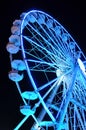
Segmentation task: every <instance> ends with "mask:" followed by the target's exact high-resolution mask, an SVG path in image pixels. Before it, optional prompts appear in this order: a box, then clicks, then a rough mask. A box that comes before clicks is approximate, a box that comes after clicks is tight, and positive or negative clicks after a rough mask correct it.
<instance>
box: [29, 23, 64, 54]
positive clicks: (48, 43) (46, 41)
mask: <svg viewBox="0 0 86 130" xmlns="http://www.w3.org/2000/svg"><path fill="white" fill-rule="evenodd" d="M29 26H31V25H30V24H29ZM31 27H32V26H31ZM32 28H33V27H32ZM33 30H34V31H36V29H34V28H33ZM44 32H45V30H44ZM36 33H37V34H38V35H39V36H40V37H41V38H42V39H43V40H44V41H45V43H47V45H50V46H51V48H53V50H55V51H56V52H57V50H56V48H54V47H53V46H52V44H51V43H50V42H48V40H46V38H45V37H43V36H42V35H41V34H40V33H39V32H38V31H36ZM46 33H47V32H46ZM47 35H48V34H47ZM45 36H46V34H45ZM48 39H51V37H50V36H49V35H48ZM51 40H53V39H51ZM52 42H53V43H54V44H55V42H54V41H52ZM60 42H61V41H60ZM42 45H43V44H42ZM50 46H49V47H50ZM60 47H61V45H60ZM63 48H64V47H63ZM59 52H60V51H59ZM63 52H65V50H63ZM65 54H66V53H65Z"/></svg>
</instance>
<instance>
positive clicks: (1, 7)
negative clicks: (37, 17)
mask: <svg viewBox="0 0 86 130" xmlns="http://www.w3.org/2000/svg"><path fill="white" fill-rule="evenodd" d="M32 9H38V10H42V11H44V12H46V13H48V14H50V15H51V16H53V17H54V18H55V19H57V20H58V21H59V22H60V23H61V24H62V25H63V26H64V27H65V29H66V30H67V31H68V32H69V33H70V34H71V35H72V37H73V38H74V39H75V41H76V42H77V44H78V45H79V46H80V48H81V49H82V51H83V52H84V54H85V55H86V6H85V3H83V2H82V1H81V3H80V2H79V1H78V3H75V2H73V1H72V0H70V1H69V2H67V1H64V0H11V1H9V0H8V1H5V0H3V1H0V130H13V128H14V127H15V126H16V125H17V124H18V122H19V121H20V120H21V119H22V115H21V113H20V112H19V106H20V104H21V98H20V96H19V93H18V91H17V89H16V86H15V84H14V83H13V82H12V81H10V80H9V79H8V72H9V71H10V61H9V54H8V52H7V51H6V44H7V43H8V38H9V36H10V35H11V32H10V28H11V26H12V22H13V21H14V20H15V19H19V17H20V14H21V13H22V12H25V11H30V10H32ZM24 85H25V84H24ZM28 126H29V122H28V121H27V124H26V126H25V127H24V128H21V129H20V130H22V129H23V130H29V127H28Z"/></svg>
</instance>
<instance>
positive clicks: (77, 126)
mask: <svg viewBox="0 0 86 130" xmlns="http://www.w3.org/2000/svg"><path fill="white" fill-rule="evenodd" d="M11 32H12V35H11V36H10V37H9V42H8V44H7V46H6V49H7V51H8V52H9V55H10V63H11V67H12V70H11V71H10V72H9V74H8V76H9V78H10V79H11V80H12V81H14V82H15V84H16V86H17V89H18V91H19V93H20V96H21V98H22V100H23V105H22V106H20V112H21V113H22V114H23V115H24V118H23V119H22V120H21V121H20V123H19V124H18V125H17V126H16V127H15V128H14V130H19V128H20V127H22V125H23V124H24V123H25V121H26V120H27V119H28V118H31V119H32V120H33V124H32V126H31V127H30V128H29V129H30V130H49V129H52V130H85V129H86V72H85V66H86V57H85V56H84V54H83V52H82V50H81V49H80V47H79V46H78V44H77V43H76V42H75V40H74V39H73V38H72V36H71V35H70V34H69V33H68V32H67V31H66V29H65V28H64V27H63V26H62V25H61V24H60V23H59V22H58V21H57V20H55V19H54V18H53V17H51V16H50V15H48V14H47V13H44V12H43V11H39V10H31V11H29V12H26V13H22V14H21V15H20V20H15V21H14V22H13V26H12V27H11ZM20 53H21V54H22V58H21V59H17V58H15V57H16V56H17V55H18V54H20ZM15 55H16V56H15ZM26 79H27V81H28V80H30V82H31V85H30V84H29V83H28V82H27V83H26V86H23V89H22V87H21V86H22V84H23V83H24V82H25V80H26ZM28 124H29V122H28Z"/></svg>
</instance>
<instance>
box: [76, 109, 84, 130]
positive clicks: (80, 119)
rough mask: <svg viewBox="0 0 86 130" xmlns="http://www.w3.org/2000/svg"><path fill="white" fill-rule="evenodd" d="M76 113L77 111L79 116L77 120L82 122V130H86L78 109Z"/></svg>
mask: <svg viewBox="0 0 86 130" xmlns="http://www.w3.org/2000/svg"><path fill="white" fill-rule="evenodd" d="M75 111H76V114H77V118H78V119H79V121H80V124H81V128H82V129H83V130H85V126H84V124H83V121H82V118H81V115H80V113H79V111H78V109H77V107H76V108H75Z"/></svg>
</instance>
